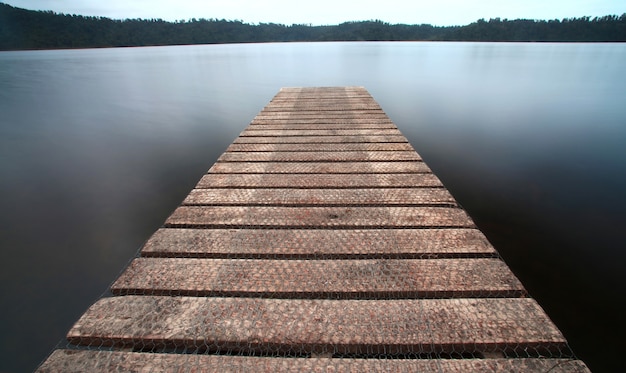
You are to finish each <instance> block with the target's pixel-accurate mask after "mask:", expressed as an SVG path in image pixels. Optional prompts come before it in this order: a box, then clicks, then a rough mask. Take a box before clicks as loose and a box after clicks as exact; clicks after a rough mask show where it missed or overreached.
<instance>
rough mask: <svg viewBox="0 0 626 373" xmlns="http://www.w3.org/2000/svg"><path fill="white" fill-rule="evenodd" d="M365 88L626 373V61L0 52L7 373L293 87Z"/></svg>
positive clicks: (449, 52) (512, 53)
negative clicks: (272, 101)
mask: <svg viewBox="0 0 626 373" xmlns="http://www.w3.org/2000/svg"><path fill="white" fill-rule="evenodd" d="M343 85H359V86H365V87H366V88H367V89H368V90H369V91H370V93H371V94H372V95H373V96H374V98H375V99H376V100H377V101H378V102H379V103H380V104H381V105H382V107H383V109H384V110H385V111H386V113H387V114H388V115H389V116H390V117H391V119H392V120H393V121H394V122H395V123H396V124H397V125H398V127H399V128H400V129H401V130H402V132H403V133H404V134H405V135H406V136H407V137H408V138H409V140H410V142H411V143H412V144H413V146H414V147H415V148H416V149H417V151H418V152H419V153H420V154H421V155H422V156H423V157H424V159H425V160H426V162H427V163H428V164H429V165H430V166H431V168H432V169H433V170H434V171H435V172H436V173H437V175H438V176H439V177H440V178H441V179H442V181H443V182H444V184H445V185H446V186H447V187H448V188H449V189H450V191H451V192H452V193H453V194H454V196H455V197H456V198H457V199H458V200H459V202H460V203H461V204H462V205H463V206H464V207H465V209H466V210H468V212H469V213H470V215H471V216H472V217H473V218H474V220H475V221H476V223H477V224H478V225H479V227H480V228H481V229H482V230H483V231H484V232H485V234H486V235H487V236H488V238H489V239H490V240H491V241H492V243H493V244H494V246H495V247H496V248H497V249H498V251H499V252H500V253H501V255H502V256H503V257H504V259H505V260H506V261H507V263H508V264H509V265H510V267H511V268H512V269H513V271H514V272H515V273H516V275H517V276H518V277H519V278H520V279H521V280H522V282H523V283H524V284H525V286H526V287H527V289H528V290H529V291H530V293H531V295H532V296H533V297H535V298H536V299H537V300H538V301H539V302H540V304H541V305H542V306H543V307H544V308H545V309H546V311H547V312H548V314H549V315H550V317H551V318H552V319H553V320H554V321H555V322H556V324H557V325H558V326H559V327H560V328H561V330H562V331H563V332H564V334H565V335H566V337H567V338H568V340H569V342H570V345H571V347H572V348H573V349H574V352H575V353H576V354H577V356H578V357H580V358H582V359H584V360H585V361H586V362H587V363H588V365H589V366H590V367H591V368H592V369H593V370H594V371H597V372H599V371H618V370H623V369H624V368H625V366H624V359H623V357H622V356H621V355H622V353H623V348H624V347H625V346H624V342H623V335H624V332H625V330H624V326H623V322H622V318H623V310H622V309H621V308H620V307H619V306H618V305H617V303H618V302H620V303H621V301H620V299H621V298H622V297H623V295H624V294H626V293H625V290H626V280H625V273H626V265H625V263H626V250H625V249H626V239H625V233H624V232H625V226H626V224H625V223H626V193H625V191H626V45H625V44H526V43H520V44H509V43H499V44H493V43H309V44H305V43H294V44H250V45H213V46H182V47H157V48H125V49H100V50H65V51H27V52H0V240H1V242H0V247H1V250H2V251H1V253H2V260H1V261H0V279H1V281H0V292H1V293H0V294H1V296H2V298H1V302H2V303H1V308H0V371H1V372H13V371H15V372H17V371H26V370H30V369H33V368H35V367H36V366H37V364H39V363H40V362H41V361H42V360H43V359H44V358H45V357H46V355H47V354H48V353H49V352H50V351H51V350H52V348H53V347H54V346H55V344H56V343H57V342H58V341H59V340H61V339H62V338H63V336H64V335H65V333H66V331H67V330H68V329H69V327H70V326H71V325H72V323H73V322H74V321H76V319H77V318H78V317H79V315H80V314H82V312H84V310H85V309H86V308H87V307H88V306H89V305H90V304H91V303H93V302H94V301H95V300H96V299H97V298H99V297H100V296H101V295H102V294H104V293H105V292H106V289H107V287H108V285H109V284H110V283H111V282H112V281H113V280H114V279H115V278H116V277H117V275H118V274H119V273H120V271H121V270H122V269H123V267H124V266H125V265H126V264H127V263H128V261H129V260H130V259H131V258H132V257H133V256H134V255H135V254H136V252H137V250H138V249H139V248H140V246H141V245H142V243H143V242H144V241H145V240H146V239H147V238H148V237H149V236H150V235H151V233H152V232H154V230H156V229H157V228H158V227H159V226H160V225H161V224H162V223H163V221H164V220H165V218H166V217H167V216H168V215H169V214H170V213H171V212H172V211H173V209H174V208H175V207H176V206H177V205H178V204H179V203H180V202H181V201H182V199H183V198H184V197H185V195H186V194H187V193H188V192H189V190H190V189H191V188H192V187H193V186H194V185H195V183H196V182H197V181H198V180H199V178H200V176H201V175H202V174H203V173H204V172H206V170H207V169H208V168H209V167H210V166H211V165H212V164H213V163H214V162H215V160H216V159H217V157H218V156H219V155H220V154H221V153H222V152H223V151H224V150H225V148H226V147H227V146H228V145H229V144H230V143H231V142H232V141H233V140H234V139H235V137H236V136H237V135H238V134H239V132H241V131H242V130H243V129H244V128H245V127H246V126H247V125H248V123H249V122H250V121H251V120H252V118H253V117H254V116H255V115H256V114H257V113H258V112H259V111H260V110H261V109H262V107H263V106H265V104H267V103H268V102H269V100H270V99H271V98H272V97H273V96H274V94H276V93H277V92H278V90H279V89H280V88H281V87H283V86H343Z"/></svg>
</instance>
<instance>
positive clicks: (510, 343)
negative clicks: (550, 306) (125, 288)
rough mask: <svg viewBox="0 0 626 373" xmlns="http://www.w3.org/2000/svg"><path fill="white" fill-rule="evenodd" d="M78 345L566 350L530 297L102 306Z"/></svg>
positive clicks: (113, 302) (81, 325) (120, 300)
mask: <svg viewBox="0 0 626 373" xmlns="http://www.w3.org/2000/svg"><path fill="white" fill-rule="evenodd" d="M67 338H68V340H69V342H71V343H73V344H76V345H80V346H91V345H93V346H118V347H125V346H135V348H137V347H138V346H141V347H142V348H144V349H146V350H147V351H150V350H151V349H152V348H156V349H158V348H167V347H177V348H181V347H185V348H188V349H191V350H192V351H194V350H196V351H201V350H206V351H233V352H266V353H267V352H273V353H276V352H283V353H289V352H290V351H294V352H296V351H299V352H301V353H309V352H315V353H324V352H329V351H330V352H334V353H367V352H370V353H390V354H394V353H411V352H420V353H427V352H457V353H460V352H464V351H466V352H472V351H485V352H488V351H502V350H504V349H517V350H521V351H524V350H525V349H539V348H545V349H556V350H558V349H560V348H562V349H566V341H565V339H564V337H563V335H562V334H561V333H560V332H559V330H558V329H557V328H556V327H555V326H554V324H553V323H552V322H551V321H550V319H548V317H547V316H546V314H545V313H544V312H543V310H542V309H541V307H539V305H537V303H536V302H535V301H534V300H532V299H529V298H486V299H418V300H412V299H398V300H319V299H311V300H309V299H262V298H219V297H199V298H198V297H184V296H181V297H159V296H135V295H127V296H124V297H112V298H103V299H100V300H99V301H97V302H96V303H95V304H94V305H92V306H91V307H90V308H89V309H88V310H87V311H86V312H85V314H84V315H83V316H82V317H81V318H80V319H79V320H78V322H76V324H74V326H73V327H72V328H71V330H70V331H69V332H68V334H67Z"/></svg>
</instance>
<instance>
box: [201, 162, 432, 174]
mask: <svg viewBox="0 0 626 373" xmlns="http://www.w3.org/2000/svg"><path fill="white" fill-rule="evenodd" d="M430 172H431V170H430V168H428V166H426V164H424V163H423V162H400V161H399V162H245V163H243V162H242V163H240V162H217V163H215V164H214V165H213V166H212V167H211V168H210V169H209V173H237V174H262V173H268V174H324V173H325V174H391V173H403V174H407V173H410V174H419V173H430Z"/></svg>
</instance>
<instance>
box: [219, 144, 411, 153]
mask: <svg viewBox="0 0 626 373" xmlns="http://www.w3.org/2000/svg"><path fill="white" fill-rule="evenodd" d="M226 151H227V152H294V151H300V152H328V151H332V152H383V151H384V152H396V151H397V152H406V151H415V150H414V149H413V147H412V146H411V144H409V143H348V144H321V143H317V144H231V145H230V146H229V147H228V148H227V149H226Z"/></svg>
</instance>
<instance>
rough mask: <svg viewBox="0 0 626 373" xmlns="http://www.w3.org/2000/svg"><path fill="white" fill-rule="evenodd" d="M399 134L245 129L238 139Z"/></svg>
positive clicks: (392, 132)
mask: <svg viewBox="0 0 626 373" xmlns="http://www.w3.org/2000/svg"><path fill="white" fill-rule="evenodd" d="M400 135H402V134H401V132H400V131H399V130H397V129H395V128H383V129H362V130H358V129H356V130H353V129H343V130H337V129H330V130H322V129H320V130H273V131H271V130H249V129H246V130H244V131H243V132H241V133H240V134H239V137H294V136H300V137H303V136H304V137H306V136H400Z"/></svg>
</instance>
